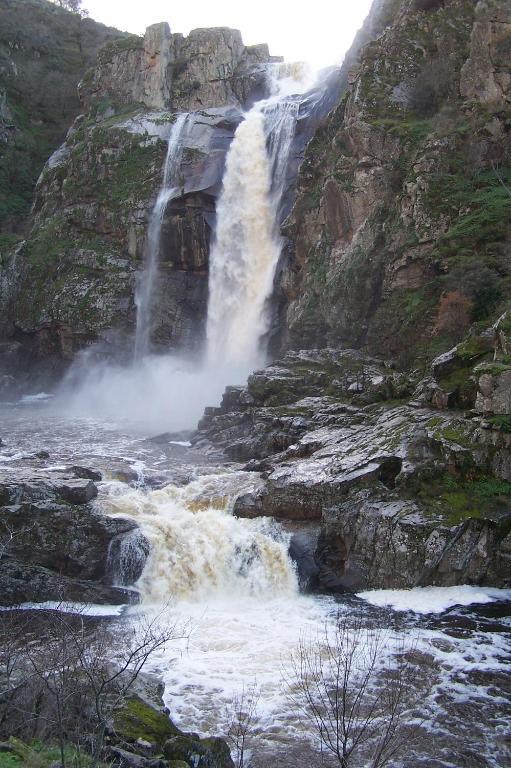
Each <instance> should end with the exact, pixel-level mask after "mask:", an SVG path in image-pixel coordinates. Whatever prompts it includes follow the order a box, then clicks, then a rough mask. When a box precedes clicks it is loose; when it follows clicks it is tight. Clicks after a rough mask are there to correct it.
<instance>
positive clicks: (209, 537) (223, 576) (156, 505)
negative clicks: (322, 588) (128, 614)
mask: <svg viewBox="0 0 511 768" xmlns="http://www.w3.org/2000/svg"><path fill="white" fill-rule="evenodd" d="M257 484H258V480H257V478H256V477H254V475H252V474H250V473H246V472H225V473H222V474H214V475H209V476H208V475H206V476H204V477H201V478H200V479H198V480H195V481H194V482H191V483H189V484H188V485H186V486H184V487H178V486H175V485H167V486H166V487H165V488H162V489H159V490H155V491H140V490H137V489H130V490H129V491H127V492H126V490H125V489H124V488H122V487H121V488H119V487H116V490H115V491H114V494H113V495H112V496H110V497H109V498H108V500H107V505H108V507H107V509H109V510H110V514H114V515H120V516H121V517H126V516H128V517H130V518H133V519H135V520H136V521H137V522H138V523H139V525H140V527H141V529H142V531H143V533H144V535H145V536H146V537H147V538H148V539H149V541H150V543H151V552H150V555H149V558H148V561H147V563H146V566H145V568H144V572H143V574H142V577H141V578H140V580H139V582H138V583H137V587H138V589H139V590H140V592H141V597H142V601H143V603H144V604H148V605H152V604H156V605H158V604H165V603H167V602H168V601H169V600H173V601H174V600H178V601H179V600H185V601H187V602H189V601H192V602H195V601H198V602H199V603H201V604H203V603H204V602H205V601H207V600H208V599H210V598H211V597H214V598H217V597H220V598H221V599H223V600H226V599H227V600H228V599H230V598H235V599H239V598H242V597H255V598H261V599H270V598H274V597H293V596H295V595H296V594H297V591H298V587H297V579H296V575H295V572H294V569H293V566H292V564H291V561H290V559H289V557H288V554H287V548H288V538H289V537H288V536H285V535H284V533H283V532H282V530H281V529H280V528H279V527H278V526H277V525H276V524H274V523H272V521H271V520H269V519H268V518H258V519H256V520H243V519H237V518H235V517H233V515H232V513H231V510H230V506H231V502H232V500H233V498H234V497H235V496H236V495H237V494H239V493H240V492H242V491H243V492H249V491H250V490H253V489H254V488H255V487H256V486H257ZM119 492H120V495H117V493H119Z"/></svg>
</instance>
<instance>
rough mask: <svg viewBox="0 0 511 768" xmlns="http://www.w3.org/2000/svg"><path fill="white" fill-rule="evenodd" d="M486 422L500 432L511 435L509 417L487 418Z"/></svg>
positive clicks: (510, 420)
mask: <svg viewBox="0 0 511 768" xmlns="http://www.w3.org/2000/svg"><path fill="white" fill-rule="evenodd" d="M486 420H487V422H488V423H489V424H491V426H492V427H494V428H495V429H500V431H501V432H507V433H511V417H510V416H506V415H502V416H489V417H488V418H487V419H486Z"/></svg>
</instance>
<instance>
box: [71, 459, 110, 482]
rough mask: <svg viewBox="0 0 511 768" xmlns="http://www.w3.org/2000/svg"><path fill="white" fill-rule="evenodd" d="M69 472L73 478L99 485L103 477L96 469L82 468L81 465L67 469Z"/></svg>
mask: <svg viewBox="0 0 511 768" xmlns="http://www.w3.org/2000/svg"><path fill="white" fill-rule="evenodd" d="M69 470H70V471H71V472H72V473H73V475H75V477H79V478H82V479H83V480H93V481H94V482H97V483H99V482H100V481H101V480H102V479H103V475H102V474H101V472H100V471H99V470H98V469H90V467H82V466H81V465H77V464H75V465H73V466H71V467H69Z"/></svg>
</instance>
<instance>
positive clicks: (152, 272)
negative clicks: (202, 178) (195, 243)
mask: <svg viewBox="0 0 511 768" xmlns="http://www.w3.org/2000/svg"><path fill="white" fill-rule="evenodd" d="M190 118H191V115H189V114H187V113H183V114H181V115H178V116H177V118H176V121H175V123H174V124H173V126H172V129H171V132H170V136H169V143H168V147H167V157H166V159H165V166H164V172H163V182H162V185H161V189H160V192H159V194H158V197H157V198H156V203H155V204H154V208H153V211H152V213H151V219H150V221H149V229H148V232H147V244H146V253H145V258H144V262H145V263H144V270H143V272H142V274H141V275H140V280H139V282H138V285H137V290H136V295H135V304H136V306H137V327H136V332H135V361H136V362H137V361H139V360H140V359H141V358H142V357H143V356H144V355H147V354H148V353H149V352H150V337H151V317H152V313H151V310H152V301H153V294H154V286H155V282H156V279H157V276H158V263H159V259H160V241H161V228H162V223H163V217H164V215H165V209H166V208H167V205H168V203H169V202H170V201H171V200H172V198H173V197H176V196H177V195H178V194H179V193H180V188H179V183H178V182H179V173H178V172H179V165H180V162H181V154H182V149H183V138H184V134H185V129H186V127H187V125H188V123H189V122H190Z"/></svg>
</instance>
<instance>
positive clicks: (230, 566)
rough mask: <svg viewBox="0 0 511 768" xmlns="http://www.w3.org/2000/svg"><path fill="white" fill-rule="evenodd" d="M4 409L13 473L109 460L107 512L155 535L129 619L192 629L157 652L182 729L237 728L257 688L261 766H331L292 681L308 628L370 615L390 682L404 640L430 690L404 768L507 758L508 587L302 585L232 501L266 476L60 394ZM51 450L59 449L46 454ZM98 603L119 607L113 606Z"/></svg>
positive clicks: (101, 611)
mask: <svg viewBox="0 0 511 768" xmlns="http://www.w3.org/2000/svg"><path fill="white" fill-rule="evenodd" d="M0 417H1V422H2V438H3V440H4V445H3V446H0V466H1V467H3V469H4V470H6V471H8V468H9V467H11V466H12V467H16V466H23V467H31V466H32V467H37V468H38V471H43V472H45V473H47V474H48V476H49V477H51V475H52V472H54V471H56V470H57V469H58V468H62V467H65V466H69V465H70V464H77V463H79V464H82V465H85V466H90V467H95V468H99V469H101V471H102V472H103V476H104V480H103V482H101V483H99V491H100V493H99V496H98V498H97V500H96V502H95V504H96V506H97V509H98V511H101V512H102V513H104V514H105V513H106V514H109V515H129V516H130V517H133V518H134V519H135V520H136V521H137V522H138V524H139V525H140V526H141V529H142V531H143V533H144V535H145V536H146V537H147V538H148V540H149V541H150V543H151V546H152V549H151V553H150V555H149V558H148V560H147V563H146V566H145V569H144V571H143V573H142V576H141V578H140V580H139V582H138V583H137V584H136V585H135V586H136V588H137V589H138V590H139V591H140V596H141V604H140V605H139V606H126V608H125V610H124V616H125V618H126V620H129V621H134V622H136V621H138V619H139V617H140V616H141V614H149V615H159V614H160V612H161V611H162V608H163V607H164V608H165V611H164V613H163V614H161V618H160V621H170V622H172V624H173V625H174V624H175V626H176V628H178V629H179V630H184V631H179V632H178V634H181V635H183V636H182V637H181V638H180V639H176V640H175V642H173V643H171V644H170V645H169V646H168V647H167V649H166V650H165V652H161V653H160V654H159V655H158V656H157V657H155V658H154V659H153V660H152V669H153V670H154V671H155V672H157V673H158V674H160V675H161V676H162V678H163V680H164V683H165V694H164V698H165V702H166V704H167V706H168V707H169V710H170V712H171V715H172V717H173V719H174V720H175V721H176V723H177V724H179V725H181V726H182V727H183V728H185V729H188V730H194V731H197V732H199V733H200V734H204V735H222V734H226V733H227V730H228V728H229V724H230V722H231V720H232V716H233V700H234V699H235V698H236V697H237V696H239V695H240V694H241V692H242V691H243V690H245V691H247V690H252V689H253V690H255V691H257V696H258V703H257V717H256V720H255V722H254V724H253V728H252V729H251V731H252V733H251V744H250V747H251V749H252V753H253V754H252V762H251V765H252V766H253V768H269V767H270V766H275V765H277V764H278V765H282V766H285V767H288V766H289V767H290V766H293V767H295V766H296V768H309V767H310V766H311V765H312V766H320V765H329V763H328V761H324V762H322V760H323V758H322V757H321V755H320V754H319V752H318V745H317V740H316V739H315V737H314V733H313V732H312V731H311V730H310V725H309V724H308V722H307V721H304V719H303V718H302V713H301V712H300V711H299V710H298V709H297V707H296V704H295V703H294V702H293V701H292V699H290V698H289V695H288V690H287V686H286V682H285V681H286V679H289V677H290V675H291V674H292V671H291V666H290V659H291V657H292V655H293V654H296V652H297V649H298V647H299V644H300V641H301V639H302V638H303V637H304V636H305V637H309V638H313V639H315V641H316V642H317V645H318V648H319V647H321V643H322V637H323V632H324V629H325V627H327V628H328V627H331V626H332V624H333V622H334V620H335V616H336V615H337V612H338V611H340V612H341V613H342V614H343V615H345V616H346V617H348V619H349V618H350V617H351V616H353V615H355V614H357V613H359V612H360V611H362V613H363V616H364V621H366V622H367V624H368V626H369V627H371V626H374V625H380V624H383V625H384V626H385V627H386V631H387V632H388V642H387V644H386V646H385V651H384V653H383V655H382V658H381V660H380V664H381V681H382V683H381V684H382V685H385V667H386V666H390V665H392V663H393V655H394V652H395V651H396V649H398V648H399V647H400V643H401V642H404V643H405V647H409V652H410V657H411V659H412V661H413V666H414V670H415V671H414V679H413V682H414V686H416V687H417V690H418V691H420V700H419V702H418V704H416V706H415V708H414V709H413V711H410V714H409V722H410V724H411V725H414V727H415V728H416V733H415V740H416V743H415V744H414V751H413V753H412V756H411V757H410V758H408V759H407V760H406V761H405V762H404V763H403V762H400V761H399V760H395V761H394V762H393V763H391V766H393V768H403V766H405V765H406V766H408V765H410V764H413V765H414V766H424V767H426V766H427V768H458V767H459V766H461V765H465V766H470V767H472V766H474V768H475V766H485V767H487V768H502V766H503V765H505V764H506V760H507V754H508V753H507V744H506V729H507V720H506V712H507V705H508V699H507V698H506V686H507V683H508V680H509V661H510V659H509V640H510V635H511V618H510V614H511V610H510V608H511V605H510V603H509V602H506V600H509V598H510V597H511V596H510V595H509V593H506V592H504V591H502V590H486V589H484V588H479V589H473V590H471V589H467V588H466V587H460V588H456V587H454V588H449V589H446V590H441V589H436V590H433V591H432V590H404V591H399V592H395V591H392V590H390V591H380V592H375V593H364V594H363V595H362V598H363V599H362V598H361V597H357V596H355V595H346V596H340V597H337V598H334V597H331V596H324V595H323V596H322V595H303V594H300V593H299V590H298V588H297V581H296V574H295V571H294V567H293V564H292V562H291V561H290V559H289V557H288V555H287V541H288V539H289V533H288V532H287V531H285V530H283V529H282V527H281V526H280V525H278V524H277V523H274V522H272V521H270V520H264V519H263V520H255V521H249V520H237V519H236V518H234V517H233V516H232V512H231V510H232V501H233V499H234V497H235V496H236V495H237V494H238V493H244V492H247V491H248V490H249V489H250V488H251V487H254V485H256V484H257V477H256V475H254V474H253V473H247V472H244V471H242V470H241V468H240V467H239V466H237V465H225V464H221V465H218V463H217V462H218V460H217V459H215V457H213V456H208V455H204V454H200V453H199V452H198V451H194V450H193V449H192V448H190V447H187V446H186V445H179V444H177V443H184V442H185V441H184V440H176V441H174V443H170V442H169V443H161V442H158V441H153V440H151V439H149V440H148V439H147V438H148V437H149V438H150V436H151V435H150V433H149V432H148V430H145V431H144V430H143V429H142V428H141V427H140V425H139V426H138V427H137V428H136V429H135V428H134V426H133V424H130V423H129V422H128V421H125V422H124V423H120V422H116V421H115V420H113V419H110V420H96V419H92V418H83V417H81V418H77V417H71V416H69V415H67V414H65V413H64V414H63V413H62V412H61V411H60V405H59V402H58V401H57V402H55V401H54V400H53V401H52V399H49V398H46V399H44V398H40V399H32V400H30V401H25V402H23V403H11V404H6V403H4V404H3V405H2V406H1V407H0ZM41 450H46V451H48V453H49V454H50V456H49V458H47V459H41V458H38V457H37V454H38V453H39V452H40V451H41ZM119 467H121V468H122V469H123V470H125V471H126V470H131V473H132V476H133V479H132V480H131V482H130V484H126V482H121V481H120V480H119V479H117V474H118V473H117V470H118V469H119ZM119 578H120V579H121V580H122V574H120V575H119ZM373 603H374V604H373ZM470 603H472V604H470ZM384 605H393V606H395V608H396V609H397V610H395V611H394V610H389V609H388V608H384V607H382V606H384ZM41 607H49V606H41ZM66 610H73V606H67V607H66ZM87 611H88V613H91V614H95V613H96V614H97V615H98V616H109V615H110V616H115V615H116V614H117V613H118V609H117V608H115V607H112V608H111V609H110V608H108V607H107V606H106V607H105V606H99V607H97V608H95V607H94V606H88V607H87ZM426 721H427V724H426ZM410 760H412V763H411V762H410Z"/></svg>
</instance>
